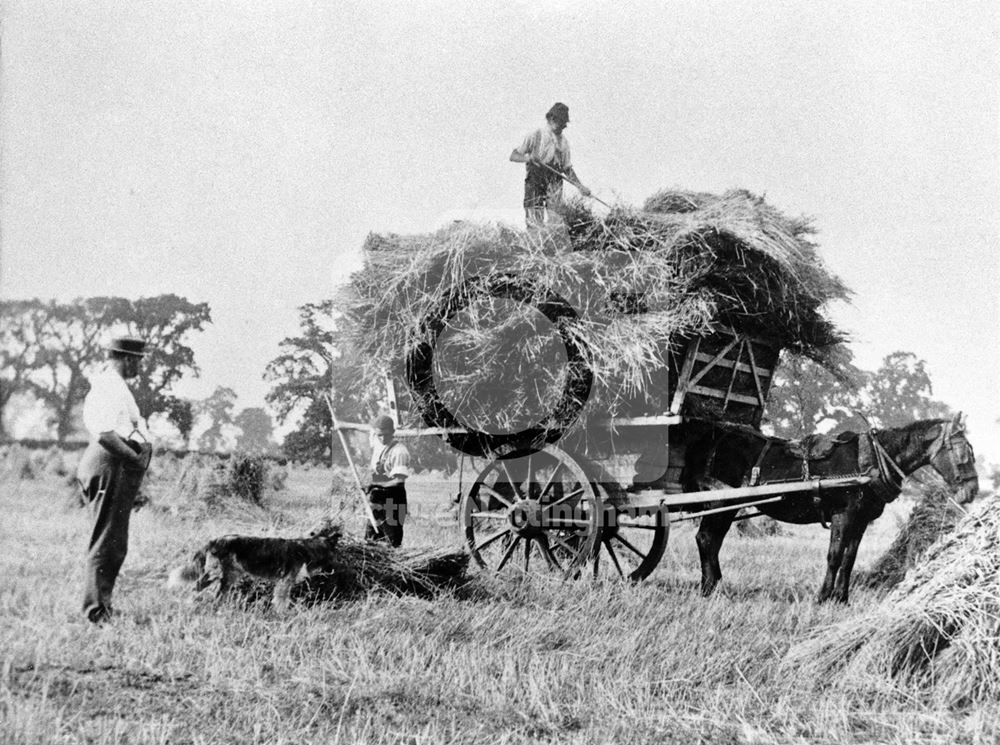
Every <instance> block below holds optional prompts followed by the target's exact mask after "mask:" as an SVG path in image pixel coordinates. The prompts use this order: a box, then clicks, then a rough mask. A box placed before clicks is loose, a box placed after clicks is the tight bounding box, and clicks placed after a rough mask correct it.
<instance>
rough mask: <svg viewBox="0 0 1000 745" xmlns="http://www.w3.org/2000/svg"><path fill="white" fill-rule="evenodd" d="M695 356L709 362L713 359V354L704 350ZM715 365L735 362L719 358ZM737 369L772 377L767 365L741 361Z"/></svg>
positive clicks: (731, 364) (724, 365)
mask: <svg viewBox="0 0 1000 745" xmlns="http://www.w3.org/2000/svg"><path fill="white" fill-rule="evenodd" d="M695 357H696V358H697V360H698V361H699V362H709V361H710V360H711V359H712V357H711V356H709V355H707V354H705V353H704V352H702V353H699V354H697V355H695ZM715 366H716V367H732V366H733V362H732V360H719V361H718V362H716V363H715ZM736 369H737V370H738V371H739V372H741V373H747V374H749V375H752V374H753V373H754V372H756V373H757V375H759V376H760V377H762V378H769V377H771V371H770V370H768V369H767V368H766V367H756V366H754V367H751V366H750V365H747V364H746V363H744V362H740V363H738V364H737V365H736Z"/></svg>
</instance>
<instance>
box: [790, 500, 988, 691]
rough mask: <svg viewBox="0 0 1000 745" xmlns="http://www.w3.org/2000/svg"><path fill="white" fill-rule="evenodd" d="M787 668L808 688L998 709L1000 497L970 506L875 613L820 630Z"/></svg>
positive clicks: (802, 645)
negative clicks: (819, 685)
mask: <svg viewBox="0 0 1000 745" xmlns="http://www.w3.org/2000/svg"><path fill="white" fill-rule="evenodd" d="M784 665H785V666H786V667H787V668H789V669H797V670H798V671H799V674H800V675H801V676H802V677H803V678H805V679H808V680H811V681H813V682H814V683H816V682H821V681H826V682H829V683H830V684H833V685H837V686H840V687H845V688H852V689H857V688H858V687H859V686H862V687H864V686H865V685H868V684H873V685H874V686H875V687H876V689H878V688H889V687H891V684H893V683H895V684H896V685H899V686H903V687H906V688H908V689H910V691H916V692H918V693H920V694H922V695H923V696H925V697H926V698H928V699H929V700H930V701H931V702H932V703H935V704H938V705H946V706H951V707H961V706H966V705H969V704H973V703H979V702H994V703H995V702H998V701H1000V498H997V497H992V498H990V499H986V500H983V501H981V502H980V503H978V504H976V505H975V506H974V507H973V508H972V510H970V512H969V514H968V515H966V517H965V518H963V519H962V520H961V522H959V524H958V525H957V526H956V527H955V529H954V530H952V531H951V532H949V533H947V534H945V535H944V536H942V537H941V538H940V539H939V540H938V541H937V542H936V543H935V544H934V545H933V546H931V547H930V548H929V549H928V550H927V552H926V554H925V555H924V558H923V560H922V561H921V562H920V563H919V564H918V565H917V566H916V567H914V568H913V569H912V570H911V571H910V572H908V573H907V575H906V577H905V579H904V580H903V581H902V582H901V583H900V584H899V585H898V586H897V587H896V589H895V590H893V591H892V592H891V593H890V594H889V595H887V596H886V597H885V599H883V600H882V601H881V603H879V604H878V605H877V606H876V607H875V608H874V609H873V610H872V611H870V612H868V613H866V614H864V615H863V616H860V617H858V618H852V619H849V620H847V621H844V622H842V623H839V624H836V625H834V626H831V627H826V628H820V629H817V630H816V631H815V632H813V634H812V635H811V636H810V638H808V639H807V640H805V641H803V642H802V643H800V644H798V645H796V646H795V647H793V648H792V649H791V650H790V651H789V653H788V655H787V657H786V659H785V661H784Z"/></svg>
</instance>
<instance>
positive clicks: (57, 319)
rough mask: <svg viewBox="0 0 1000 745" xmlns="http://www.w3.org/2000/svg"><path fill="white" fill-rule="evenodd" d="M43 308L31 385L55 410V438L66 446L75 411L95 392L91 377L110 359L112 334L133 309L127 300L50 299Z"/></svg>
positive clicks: (35, 392)
mask: <svg viewBox="0 0 1000 745" xmlns="http://www.w3.org/2000/svg"><path fill="white" fill-rule="evenodd" d="M44 307H45V321H44V324H43V325H42V330H41V336H40V339H39V341H40V346H39V349H38V358H37V361H38V365H37V368H36V369H35V371H34V372H33V373H32V375H31V377H30V386H31V390H32V392H33V393H34V394H35V395H36V396H37V397H38V398H39V399H41V400H42V401H44V402H45V403H46V405H48V406H49V408H50V409H51V410H52V412H53V420H54V423H55V425H56V438H57V439H58V440H59V442H63V441H64V440H65V439H66V438H67V437H68V436H69V435H70V434H72V432H73V424H74V412H75V410H76V409H77V407H78V406H79V405H80V404H81V403H82V402H83V399H84V397H85V396H86V395H87V391H89V390H90V383H89V382H88V380H87V374H88V372H89V370H90V369H91V368H93V367H94V366H95V365H96V364H97V363H98V362H100V361H101V360H103V359H104V358H105V351H104V344H105V342H106V341H107V337H108V335H109V332H110V331H111V329H113V328H115V327H116V326H120V324H121V323H122V322H123V321H124V319H125V318H126V317H127V316H128V313H129V310H130V308H129V301H128V300H126V299H124V298H115V297H93V298H87V299H79V300H76V301H74V302H71V303H57V302H55V301H50V302H49V303H47V304H46V305H45V306H44Z"/></svg>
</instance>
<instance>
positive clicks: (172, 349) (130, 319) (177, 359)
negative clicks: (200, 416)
mask: <svg viewBox="0 0 1000 745" xmlns="http://www.w3.org/2000/svg"><path fill="white" fill-rule="evenodd" d="M126 322H127V327H128V331H129V333H131V334H133V335H135V336H138V337H139V338H141V339H144V340H145V341H146V345H147V346H146V349H147V353H146V358H145V359H144V360H143V364H142V367H141V368H140V372H139V377H138V378H137V379H136V380H135V381H134V382H133V383H132V390H133V391H134V393H135V400H136V403H137V404H138V405H139V412H140V413H141V414H142V415H143V417H148V416H149V415H150V414H151V413H153V412H154V411H162V412H165V413H166V414H167V416H168V417H169V419H170V421H172V422H173V423H174V425H175V426H176V427H177V429H178V430H180V432H181V435H182V436H183V437H184V439H185V440H186V439H187V436H188V435H189V434H190V432H191V426H192V423H193V417H192V411H191V404H190V402H186V401H182V400H180V399H178V398H177V397H175V396H173V395H172V394H171V393H170V389H171V387H172V386H173V384H174V383H176V382H177V381H178V380H180V379H181V378H182V377H184V376H185V375H187V374H191V375H194V376H197V375H198V372H199V371H198V365H197V364H195V361H194V351H193V350H192V349H191V347H189V346H188V345H187V344H186V342H187V340H188V337H189V336H190V335H191V334H192V333H193V332H197V331H203V330H204V327H205V325H206V324H209V323H211V322H212V316H211V310H210V309H209V306H208V303H192V302H190V301H188V300H187V299H186V298H182V297H179V296H177V295H158V296H156V297H150V298H139V299H138V300H134V301H133V302H132V303H131V308H130V310H129V313H128V316H127V318H126Z"/></svg>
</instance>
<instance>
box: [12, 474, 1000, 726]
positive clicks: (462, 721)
mask: <svg viewBox="0 0 1000 745" xmlns="http://www.w3.org/2000/svg"><path fill="white" fill-rule="evenodd" d="M330 480H331V475H330V472H329V471H327V470H325V469H313V470H304V469H293V470H292V471H291V472H290V473H289V476H288V479H287V483H286V485H285V488H284V489H282V490H280V491H277V492H274V493H271V494H269V495H268V497H267V508H266V509H258V508H250V507H238V506H235V505H229V506H226V507H225V508H223V509H220V510H216V511H215V512H214V513H211V514H207V515H206V514H195V513H188V512H186V511H185V510H183V509H180V510H178V509H167V508H166V507H164V506H163V505H164V504H165V503H166V501H168V500H167V497H168V496H169V495H167V494H164V490H165V489H166V488H167V487H166V486H165V485H163V484H160V485H157V484H155V483H154V484H152V486H151V493H152V496H153V504H152V505H150V506H148V507H146V508H143V509H142V510H140V511H138V512H136V513H134V514H133V523H132V531H131V546H130V553H129V556H128V559H127V560H126V563H125V567H124V570H123V574H122V576H121V578H120V579H119V584H118V587H117V590H116V609H117V610H119V611H120V613H121V615H120V616H119V617H118V618H117V619H116V621H115V622H114V623H113V624H111V625H109V626H107V627H103V628H95V627H92V626H91V625H89V624H87V623H86V622H84V621H83V620H82V618H81V616H80V614H79V612H78V606H79V600H80V597H79V596H80V590H81V568H82V558H83V551H84V546H85V544H86V540H87V534H88V516H87V515H86V513H85V511H83V510H81V509H79V508H77V507H73V506H71V505H70V504H69V501H68V500H67V493H68V487H67V486H66V485H65V483H64V479H63V478H61V477H59V476H57V475H53V474H41V475H37V476H36V477H35V478H32V479H24V478H20V476H19V475H17V474H14V475H8V476H6V477H5V478H4V479H3V480H2V481H0V515H2V518H0V546H2V548H3V550H2V551H0V740H2V742H4V743H77V742H80V743H102V744H103V743H240V744H241V745H243V744H249V743H313V742H315V743H336V742H345V743H354V742H363V743H382V742H385V743H389V742H406V743H534V742H558V743H629V745H639V744H640V743H685V744H687V743H698V742H708V743H900V744H901V745H902V744H903V743H907V744H909V743H920V742H928V743H930V742H934V743H979V742H982V743H987V742H995V741H997V739H998V738H1000V715H998V714H997V712H995V711H992V710H987V709H982V708H980V709H972V710H965V711H961V712H956V711H947V710H936V709H932V708H929V707H927V706H926V705H924V704H922V703H921V702H920V700H919V699H918V698H917V697H916V696H914V695H913V693H912V692H909V691H907V690H903V689H894V688H892V687H891V686H885V685H883V686H882V687H881V689H880V690H881V691H882V692H881V693H880V694H879V695H878V696H875V697H873V696H872V695H871V693H870V692H871V690H872V687H871V686H861V685H860V683H861V682H860V681H859V686H858V689H857V690H858V693H852V689H851V688H850V687H848V688H847V689H846V690H843V689H841V690H837V691H830V690H826V689H824V688H823V687H822V686H821V685H820V686H819V687H817V683H822V682H821V681H811V680H807V679H804V678H803V677H802V676H797V675H795V673H794V671H788V670H786V669H782V668H781V667H780V665H781V661H782V658H783V656H784V654H785V652H786V650H787V649H788V648H789V647H790V646H791V645H792V644H794V643H795V642H796V641H799V640H801V639H802V638H804V637H805V636H806V635H807V634H808V633H809V631H810V630H811V629H814V628H816V627H817V626H820V625H824V624H827V623H830V622H833V621H836V620H839V619H843V618H847V617H850V616H852V615H854V614H859V613H863V612H864V611H865V609H866V607H870V606H871V604H873V603H874V602H875V601H876V600H877V597H876V596H875V595H873V594H871V593H865V592H863V591H857V592H856V593H855V595H854V597H853V601H852V603H851V605H850V606H849V607H842V606H835V605H826V606H816V605H815V604H814V603H813V602H812V596H813V594H814V592H815V590H816V588H817V586H818V583H819V581H820V579H821V577H822V571H823V561H824V557H825V550H826V540H827V533H826V531H824V530H823V529H822V528H821V527H819V526H810V527H803V528H797V527H791V526H788V527H786V529H785V531H784V534H783V535H778V536H770V537H765V538H750V537H745V536H741V535H739V534H737V533H736V532H735V530H734V531H733V532H732V534H731V535H730V536H729V538H728V539H727V541H726V545H725V546H724V548H723V552H722V563H723V572H724V573H725V578H724V580H723V585H722V587H721V591H720V592H718V593H717V594H716V596H715V597H713V598H712V599H710V600H705V599H702V598H701V597H700V596H699V594H698V592H697V580H698V576H699V575H698V568H697V551H696V548H695V544H694V530H693V527H691V526H690V524H689V523H685V524H683V527H678V528H676V529H675V530H673V531H672V533H671V539H670V544H669V546H668V548H667V553H666V555H665V556H664V559H663V561H662V562H661V564H660V566H659V568H658V569H657V571H656V572H655V573H654V574H653V576H652V577H651V578H650V579H649V580H647V581H646V582H644V583H642V584H640V585H637V586H627V585H623V584H618V583H603V584H595V583H593V582H587V581H580V582H574V583H563V582H561V581H558V580H554V579H548V578H545V577H542V576H532V577H530V578H528V579H526V580H521V581H518V580H516V579H510V580H506V581H502V582H499V581H491V582H485V583H483V585H482V587H481V588H480V591H479V592H477V593H474V594H471V595H470V594H468V593H457V594H448V595H445V596H443V597H441V598H438V599H436V600H433V601H432V600H424V599H418V598H412V597H402V598H400V597H392V596H388V595H371V596H369V597H367V598H366V599H364V600H362V601H355V602H344V603H340V604H329V605H323V606H315V607H309V608H305V607H294V606H293V607H292V608H291V609H289V610H288V611H285V612H276V611H272V610H253V609H251V610H245V609H242V608H239V607H237V606H236V605H233V604H219V603H216V602H214V601H212V600H211V599H209V598H196V597H195V596H194V595H193V594H191V593H189V592H180V593H178V592H173V591H168V590H166V588H165V586H164V583H165V579H166V575H167V572H168V571H169V569H170V568H171V567H173V566H175V565H177V564H179V563H181V562H182V561H183V560H184V559H185V558H186V557H187V556H188V555H189V554H190V553H191V551H192V550H193V549H194V548H196V547H197V546H199V545H200V544H202V543H204V542H205V540H207V539H209V538H211V537H214V536H217V535H221V534H224V533H231V532H246V533H254V534H260V535H296V534H302V533H303V532H305V531H306V530H308V528H309V527H311V526H312V525H313V524H315V523H316V522H317V520H318V519H319V518H320V517H321V515H322V514H323V513H324V511H325V510H326V509H327V508H328V506H329V504H330V503H331V497H330V493H329V484H330ZM453 491H454V485H453V484H452V483H450V482H441V481H439V480H435V479H432V478H428V477H419V476H418V477H415V479H414V480H413V481H412V483H411V484H410V487H409V492H410V502H411V514H410V518H409V522H408V523H407V537H406V545H408V546H414V547H415V546H446V545H457V544H458V535H459V531H458V526H457V524H456V523H455V520H454V516H453V513H450V512H449V511H448V507H449V505H450V494H451V493H453ZM332 501H334V502H337V501H339V499H338V496H337V495H336V494H335V495H334V496H333V498H332ZM909 506H910V505H909V504H907V503H904V501H903V500H901V501H900V503H897V504H894V505H892V506H891V509H890V510H889V511H887V513H886V515H884V516H883V517H882V518H881V520H880V521H879V522H877V523H876V524H875V526H873V528H872V529H870V531H869V534H868V535H867V536H866V538H865V541H864V542H863V543H862V547H861V552H860V556H859V560H858V564H859V567H862V568H863V567H864V566H866V565H868V564H869V563H871V561H872V560H873V559H874V558H875V557H876V556H878V555H879V553H880V552H881V551H882V550H884V548H885V547H886V546H887V545H888V544H889V542H891V540H892V537H893V536H894V534H895V532H896V530H897V529H898V527H899V525H900V524H901V522H902V520H903V519H904V518H905V514H906V511H907V509H908V508H909ZM343 516H344V517H345V519H346V524H347V526H348V528H349V529H350V530H351V531H352V532H354V533H360V531H361V517H360V515H359V514H351V513H349V512H347V513H343ZM862 688H864V690H865V691H866V692H865V693H864V694H862V693H861V692H860V691H861V690H862Z"/></svg>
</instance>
